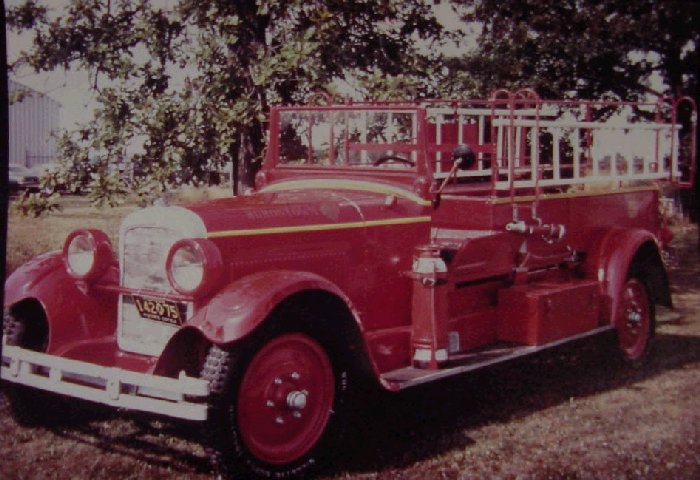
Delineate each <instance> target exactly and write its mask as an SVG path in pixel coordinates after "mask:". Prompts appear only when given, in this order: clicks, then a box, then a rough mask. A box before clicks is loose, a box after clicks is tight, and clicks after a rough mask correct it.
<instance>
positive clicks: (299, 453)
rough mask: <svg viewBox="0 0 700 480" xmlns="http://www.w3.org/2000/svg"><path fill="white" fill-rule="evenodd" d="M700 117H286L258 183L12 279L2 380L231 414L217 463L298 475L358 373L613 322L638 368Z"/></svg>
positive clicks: (409, 113) (534, 346)
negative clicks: (667, 218) (668, 227)
mask: <svg viewBox="0 0 700 480" xmlns="http://www.w3.org/2000/svg"><path fill="white" fill-rule="evenodd" d="M635 110H636V111H637V112H639V111H642V112H644V113H645V114H646V117H647V118H653V120H649V121H637V120H635V121H634V122H633V121H629V120H627V118H626V115H628V114H630V112H633V111H635ZM683 112H690V114H689V115H686V116H685V117H683V118H681V117H682V115H681V114H682V113H683ZM686 117H687V118H686ZM684 118H685V120H684ZM694 122H695V106H694V104H693V103H692V101H691V100H689V99H681V100H679V101H669V102H660V103H658V104H628V103H613V102H564V101H562V102H550V101H543V100H540V99H539V98H537V97H536V96H535V95H534V94H533V93H532V92H530V91H521V92H517V93H514V94H511V93H508V92H497V93H496V94H495V95H494V96H493V98H491V99H490V100H488V101H430V102H427V101H426V102H422V103H419V104H416V103H404V102H385V103H341V104H335V103H333V102H331V101H329V102H328V103H327V104H323V105H314V106H305V107H276V108H273V109H272V111H271V112H270V132H269V145H268V150H267V156H266V160H265V163H264V165H263V167H262V169H261V171H260V172H259V173H258V175H257V185H256V190H255V191H254V192H253V193H252V194H250V195H245V196H240V197H235V198H229V199H221V200H214V201H207V202H202V203H196V204H193V205H188V206H177V207H152V208H149V209H146V210H144V211H140V212H137V213H135V214H133V215H131V216H130V217H128V218H127V219H125V221H124V224H123V225H122V227H121V231H120V244H119V246H118V248H117V249H113V247H112V246H111V245H110V244H109V240H108V239H107V237H106V236H105V235H104V234H103V233H101V232H98V231H94V230H79V231H77V232H74V233H73V234H72V235H71V236H70V237H69V238H68V239H67V241H66V246H65V248H64V251H63V252H57V253H52V254H47V255H44V256H42V257H38V258H36V259H35V260H32V261H31V262H29V263H28V264H26V265H24V266H22V267H20V268H19V269H18V270H17V271H16V272H14V273H13V275H11V277H10V278H9V279H8V281H7V283H6V290H5V308H6V320H5V322H6V324H9V325H10V327H9V328H8V327H6V331H5V335H4V337H3V338H4V351H3V367H2V376H3V379H5V380H7V381H9V382H11V383H13V384H15V385H23V386H24V387H26V386H29V387H32V388H36V389H43V390H49V391H53V392H56V393H60V394H64V395H71V396H79V397H83V398H87V399H90V400H94V401H98V402H101V403H106V404H110V405H114V406H118V407H126V408H133V409H137V410H145V411H151V412H155V413H161V414H165V415H169V416H173V417H180V418H188V419H191V420H197V421H202V422H204V423H205V425H206V427H205V428H209V429H214V430H215V431H217V432H218V431H219V430H220V429H221V428H224V429H225V431H226V432H228V435H229V437H228V441H227V442H222V441H215V442H214V447H213V448H214V451H215V452H216V453H215V454H214V457H215V459H216V460H217V461H218V462H219V463H223V464H227V462H229V461H231V460H230V459H231V458H233V459H235V462H237V463H239V464H240V463H242V464H244V465H245V467H246V468H247V469H248V470H250V471H252V472H253V473H257V474H260V475H267V474H280V475H288V474H290V475H294V474H299V473H300V472H304V471H305V470H306V468H307V467H309V466H311V465H313V464H314V463H315V461H316V458H317V457H318V455H319V453H318V452H319V451H320V447H321V446H322V445H323V444H325V439H326V437H330V436H331V433H332V432H331V430H333V428H334V426H333V425H334V422H335V418H334V417H335V416H339V415H340V413H341V412H342V408H341V406H342V402H344V401H345V398H346V390H348V388H349V385H348V382H349V381H350V380H349V379H351V378H357V377H358V376H361V375H365V376H369V377H370V378H373V379H375V380H376V381H377V382H378V383H379V384H380V385H382V386H383V387H384V388H386V389H389V390H394V391H395V390H400V389H403V388H407V387H410V386H413V385H417V384H420V383H425V382H428V381H434V380H437V379H440V378H444V377H446V376H450V375H454V374H458V373H461V372H465V371H469V370H474V369H477V368H482V367H485V366H488V365H491V364H493V363H496V362H501V361H505V360H508V359H510V358H515V357H518V356H522V355H526V354H530V353H534V352H536V351H539V350H541V349H543V348H549V347H552V346H556V345H560V344H562V343H564V342H569V341H571V340H575V339H579V338H583V337H587V336H591V335H596V334H600V333H603V332H607V331H612V332H617V335H618V338H619V346H620V351H621V353H622V356H623V357H624V358H625V359H627V360H628V361H630V362H632V363H637V362H640V361H641V360H643V359H644V357H645V355H646V353H647V350H648V342H649V340H650V338H651V337H652V335H653V323H654V307H653V306H654V304H660V305H666V306H671V298H670V291H669V286H668V280H667V275H666V270H665V266H664V263H663V260H662V259H663V257H664V254H663V250H664V248H665V247H666V245H664V244H662V242H661V241H660V240H659V238H666V236H665V234H663V235H662V233H664V232H662V229H663V225H662V222H661V220H660V217H659V191H660V185H661V184H665V185H672V186H674V185H675V186H687V185H688V183H689V179H691V178H693V171H694V168H695V160H694V152H695V145H694V144H693V143H692V142H693V141H694V140H693V139H694V138H695V130H694V129H695V123H694ZM460 145H466V146H467V147H466V148H463V149H462V150H459V148H458V147H459V146H460ZM113 252H114V253H113ZM81 255H82V256H81ZM115 258H116V260H115ZM81 262H82V263H81ZM222 365H223V367H222ZM23 392H24V391H23ZM22 399H23V401H26V397H22ZM232 405H235V406H236V407H237V410H236V412H237V413H236V414H235V415H233V416H231V415H229V416H228V417H226V419H227V420H226V421H223V420H222V417H221V415H222V413H221V412H223V411H224V410H226V409H231V408H232V407H231V406H232ZM226 411H230V410H226ZM224 416H225V415H224ZM231 418H233V420H231ZM295 422H296V423H295ZM215 424H225V426H224V427H220V426H218V425H215ZM222 435H224V434H222ZM214 437H216V435H214ZM215 440H216V439H215ZM219 440H220V439H219ZM217 442H218V443H217ZM221 443H228V444H232V445H233V446H231V445H228V444H226V445H221Z"/></svg>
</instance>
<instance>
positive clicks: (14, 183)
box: [7, 164, 39, 194]
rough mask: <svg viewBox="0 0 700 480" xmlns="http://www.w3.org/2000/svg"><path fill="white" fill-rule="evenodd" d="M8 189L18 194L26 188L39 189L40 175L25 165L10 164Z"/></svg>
mask: <svg viewBox="0 0 700 480" xmlns="http://www.w3.org/2000/svg"><path fill="white" fill-rule="evenodd" d="M7 186H8V190H9V192H10V194H16V193H19V192H23V191H25V190H29V191H38V190H39V175H37V173H36V172H33V171H32V170H30V169H28V168H27V167H25V166H24V165H16V164H15V165H10V166H9V167H8V182H7Z"/></svg>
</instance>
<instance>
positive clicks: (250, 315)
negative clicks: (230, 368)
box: [188, 270, 354, 344]
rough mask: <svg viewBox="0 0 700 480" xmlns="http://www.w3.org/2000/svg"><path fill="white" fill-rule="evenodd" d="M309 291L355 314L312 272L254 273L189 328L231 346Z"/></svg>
mask: <svg viewBox="0 0 700 480" xmlns="http://www.w3.org/2000/svg"><path fill="white" fill-rule="evenodd" d="M308 290H323V291H327V292H329V293H332V294H334V295H336V296H337V297H339V298H341V299H342V300H343V301H344V302H345V304H346V305H347V306H348V308H349V309H350V311H354V309H353V308H352V304H351V302H350V300H349V299H348V298H347V297H346V296H345V294H343V293H342V291H341V290H340V289H339V288H338V287H337V286H336V285H334V284H333V283H332V282H330V281H328V280H326V279H325V278H323V277H321V276H319V275H316V274H314V273H310V272H296V271H288V270H276V271H267V272H260V273H255V274H252V275H249V276H247V277H244V278H241V279H239V280H236V281H235V282H233V283H231V284H230V285H229V286H228V287H226V288H225V289H224V290H222V291H221V292H219V293H218V294H217V295H216V296H215V297H214V298H212V300H211V301H210V302H209V304H208V305H207V306H206V307H204V308H203V309H202V310H200V312H199V313H198V314H197V315H195V317H193V318H192V320H190V322H188V325H189V326H190V327H195V328H197V329H198V330H200V331H201V332H202V334H203V335H204V336H205V337H206V338H207V339H208V340H209V341H210V342H212V343H216V344H227V343H231V342H234V341H236V340H239V339H241V338H243V337H245V336H246V335H247V334H249V333H250V332H252V331H253V330H254V329H255V328H256V327H257V326H258V325H260V324H261V323H262V322H263V321H264V320H265V319H266V318H267V317H268V316H269V315H270V313H272V311H273V310H274V308H275V307H276V306H277V305H278V304H279V303H280V302H282V301H283V300H284V299H285V298H287V297H289V296H290V295H293V294H295V293H298V292H301V291H308Z"/></svg>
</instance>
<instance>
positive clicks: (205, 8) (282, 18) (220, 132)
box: [8, 0, 440, 203]
mask: <svg viewBox="0 0 700 480" xmlns="http://www.w3.org/2000/svg"><path fill="white" fill-rule="evenodd" d="M8 25H9V27H10V28H13V29H15V30H18V31H22V30H31V31H32V32H33V34H34V43H33V47H32V48H31V50H30V51H28V52H27V53H25V54H24V55H23V56H22V57H21V58H19V60H18V62H17V63H16V64H15V65H13V66H12V68H13V69H15V70H17V69H20V68H32V69H34V70H36V71H50V70H55V69H59V68H63V69H69V68H74V69H83V70H86V71H88V72H90V76H91V84H92V89H93V90H94V91H95V92H96V94H97V97H96V98H97V102H98V105H99V107H98V109H97V111H96V115H95V120H94V121H93V122H91V123H90V124H89V125H85V126H83V127H82V128H79V129H77V130H76V131H73V132H65V133H64V134H63V135H62V137H61V139H60V142H59V147H60V164H61V166H62V167H63V168H62V169H61V172H60V173H59V176H61V178H59V179H57V181H61V182H64V183H66V182H67V183H69V184H71V185H78V184H80V183H81V182H82V183H85V182H86V181H87V182H88V183H90V186H91V187H92V193H91V195H92V197H93V201H94V202H96V203H105V202H107V203H110V202H113V201H114V199H116V198H118V197H119V195H120V194H121V193H122V192H123V191H124V190H125V189H126V188H127V185H125V184H124V181H123V179H122V178H121V177H120V176H119V175H118V172H116V171H115V169H114V167H113V165H115V164H117V163H118V161H119V160H120V159H121V158H123V156H124V152H125V149H127V148H133V145H134V144H138V145H140V148H138V149H137V150H138V153H137V154H136V155H135V157H134V159H135V161H136V162H137V163H138V166H139V170H140V173H141V174H140V175H138V176H137V177H136V178H135V179H134V184H133V185H130V188H131V189H135V190H136V191H138V192H139V193H140V194H141V195H143V196H144V198H152V197H153V196H154V195H157V194H158V193H159V192H162V191H164V190H165V189H166V188H168V185H171V184H178V183H181V182H188V181H194V182H201V181H203V180H205V177H206V175H207V172H209V171H212V170H215V169H217V168H219V167H220V166H222V165H223V164H225V163H226V162H229V161H232V162H234V164H235V165H240V167H241V168H240V169H239V168H236V169H235V172H236V173H238V172H240V173H241V174H242V175H241V180H242V182H243V183H244V184H247V185H250V184H251V183H252V182H253V178H254V174H255V172H256V170H257V167H258V165H259V163H260V161H261V159H262V155H263V152H264V147H265V130H266V128H265V127H266V125H265V121H266V113H267V109H268V106H269V105H270V104H271V103H279V102H282V103H291V102H300V101H304V99H305V98H306V97H308V95H309V94H310V93H311V92H313V91H316V90H318V89H331V90H332V89H333V88H334V87H333V83H334V81H336V80H338V79H346V78H354V79H358V80H360V81H362V79H363V78H364V79H365V80H366V79H371V78H372V75H374V74H376V72H381V74H382V75H386V76H388V77H389V78H404V77H406V78H415V77H420V78H427V75H428V74H429V73H430V72H429V69H427V66H428V65H430V60H431V56H432V57H434V55H435V54H434V53H432V52H434V51H435V49H429V48H428V49H426V48H421V46H423V47H424V46H425V45H429V44H430V42H435V41H436V39H437V38H439V33H440V26H439V24H438V22H437V21H436V20H435V18H434V17H433V15H432V10H431V8H430V6H429V5H428V4H427V2H424V1H422V0H411V1H400V0H383V1H380V2H376V1H370V0H366V1H357V2H342V1H334V0H312V1H309V0H292V1H280V0H258V1H252V0H247V1H246V0H238V1H230V0H201V1H200V0H198V1H195V0H179V1H177V2H176V4H175V5H174V7H172V8H170V9H167V10H166V9H164V8H161V7H159V6H158V2H150V1H148V0H99V1H95V0H72V1H71V2H70V3H69V5H68V7H67V8H66V9H65V10H63V11H51V10H49V8H48V7H46V6H44V5H42V4H40V3H39V2H38V1H37V0H27V1H26V2H25V3H23V4H22V5H20V6H18V7H15V8H10V9H9V10H8ZM426 52H427V53H426ZM426 70H428V72H427V73H426ZM414 83H415V82H414ZM365 85H371V82H369V81H365ZM417 94H418V93H417ZM86 167H89V168H86ZM86 170H89V175H87V177H86V175H85V171H86ZM236 183H237V182H236Z"/></svg>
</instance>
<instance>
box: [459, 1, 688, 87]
mask: <svg viewBox="0 0 700 480" xmlns="http://www.w3.org/2000/svg"><path fill="white" fill-rule="evenodd" d="M456 3H460V4H462V5H464V6H466V7H467V11H468V13H467V14H466V15H465V18H466V19H467V20H468V21H472V22H479V23H481V24H482V31H481V34H480V35H479V38H478V45H479V48H478V49H477V50H476V51H475V52H474V53H473V54H471V55H468V56H466V57H464V58H463V59H462V62H461V64H462V67H463V68H465V69H467V70H468V71H470V72H472V74H473V75H474V76H475V77H476V78H478V80H479V82H478V84H479V86H480V88H481V89H482V90H483V93H488V89H493V88H495V87H510V88H514V87H532V88H534V89H535V90H536V91H538V92H539V93H540V95H542V96H549V97H561V96H571V97H573V96H576V97H584V98H591V97H611V98H623V99H635V98H641V97H642V96H644V95H647V94H649V93H652V94H657V95H667V94H673V95H679V94H686V95H688V94H690V95H693V96H695V97H698V96H700V91H699V90H698V79H697V75H698V71H700V57H699V56H698V53H697V51H696V48H695V47H696V45H697V44H698V42H700V2H697V1H695V0H693V1H680V0H635V1H633V2H630V1H627V0H605V1H600V0H461V1H457V2H456Z"/></svg>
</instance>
